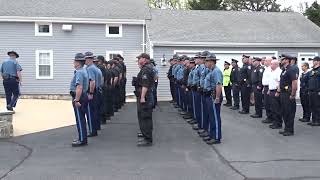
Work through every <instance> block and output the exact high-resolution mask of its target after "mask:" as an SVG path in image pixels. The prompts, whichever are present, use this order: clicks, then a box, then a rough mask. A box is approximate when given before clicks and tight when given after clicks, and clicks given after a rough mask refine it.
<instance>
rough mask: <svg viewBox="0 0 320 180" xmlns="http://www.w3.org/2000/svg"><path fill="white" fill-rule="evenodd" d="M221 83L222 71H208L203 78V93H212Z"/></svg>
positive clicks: (216, 68) (217, 69) (216, 69)
mask: <svg viewBox="0 0 320 180" xmlns="http://www.w3.org/2000/svg"><path fill="white" fill-rule="evenodd" d="M222 83H223V74H222V71H221V70H220V69H219V68H218V67H215V68H214V69H213V70H210V71H209V72H208V74H207V75H206V77H205V81H204V90H205V91H207V92H208V91H213V90H215V88H216V86H217V85H219V84H221V85H222Z"/></svg>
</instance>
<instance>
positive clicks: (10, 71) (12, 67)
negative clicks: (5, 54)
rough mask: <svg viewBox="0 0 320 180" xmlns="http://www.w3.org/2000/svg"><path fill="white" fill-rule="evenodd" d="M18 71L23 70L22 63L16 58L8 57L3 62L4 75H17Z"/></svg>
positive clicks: (1, 70)
mask: <svg viewBox="0 0 320 180" xmlns="http://www.w3.org/2000/svg"><path fill="white" fill-rule="evenodd" d="M17 71H22V68H21V66H20V64H19V63H18V62H17V61H16V60H15V59H6V60H4V62H3V63H2V66H1V69H0V72H1V74H2V75H7V76H8V75H9V76H13V77H17V76H18V75H17Z"/></svg>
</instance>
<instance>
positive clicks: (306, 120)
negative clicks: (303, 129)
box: [299, 118, 310, 122]
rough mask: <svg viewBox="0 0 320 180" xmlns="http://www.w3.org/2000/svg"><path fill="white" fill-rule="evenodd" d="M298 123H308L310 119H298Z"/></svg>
mask: <svg viewBox="0 0 320 180" xmlns="http://www.w3.org/2000/svg"><path fill="white" fill-rule="evenodd" d="M299 121H301V122H310V119H303V118H300V119H299Z"/></svg>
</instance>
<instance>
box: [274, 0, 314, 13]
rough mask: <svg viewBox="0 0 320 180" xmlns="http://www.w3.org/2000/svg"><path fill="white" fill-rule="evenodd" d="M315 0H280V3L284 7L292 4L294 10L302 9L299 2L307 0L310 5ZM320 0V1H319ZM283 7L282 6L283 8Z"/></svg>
mask: <svg viewBox="0 0 320 180" xmlns="http://www.w3.org/2000/svg"><path fill="white" fill-rule="evenodd" d="M314 1H315V0H278V3H280V4H281V5H282V6H283V7H289V6H292V9H293V10H294V11H298V12H299V11H300V9H299V4H300V3H303V4H304V3H305V2H307V3H308V4H309V6H310V5H311V4H312V3H313V2H314ZM319 2H320V1H319ZM283 7H282V8H283Z"/></svg>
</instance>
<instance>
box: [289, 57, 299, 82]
mask: <svg viewBox="0 0 320 180" xmlns="http://www.w3.org/2000/svg"><path fill="white" fill-rule="evenodd" d="M297 63H298V58H297V57H292V59H291V61H290V64H291V66H292V68H293V69H294V71H295V72H296V76H297V79H298V77H299V74H300V69H299V67H298V65H297Z"/></svg>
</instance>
